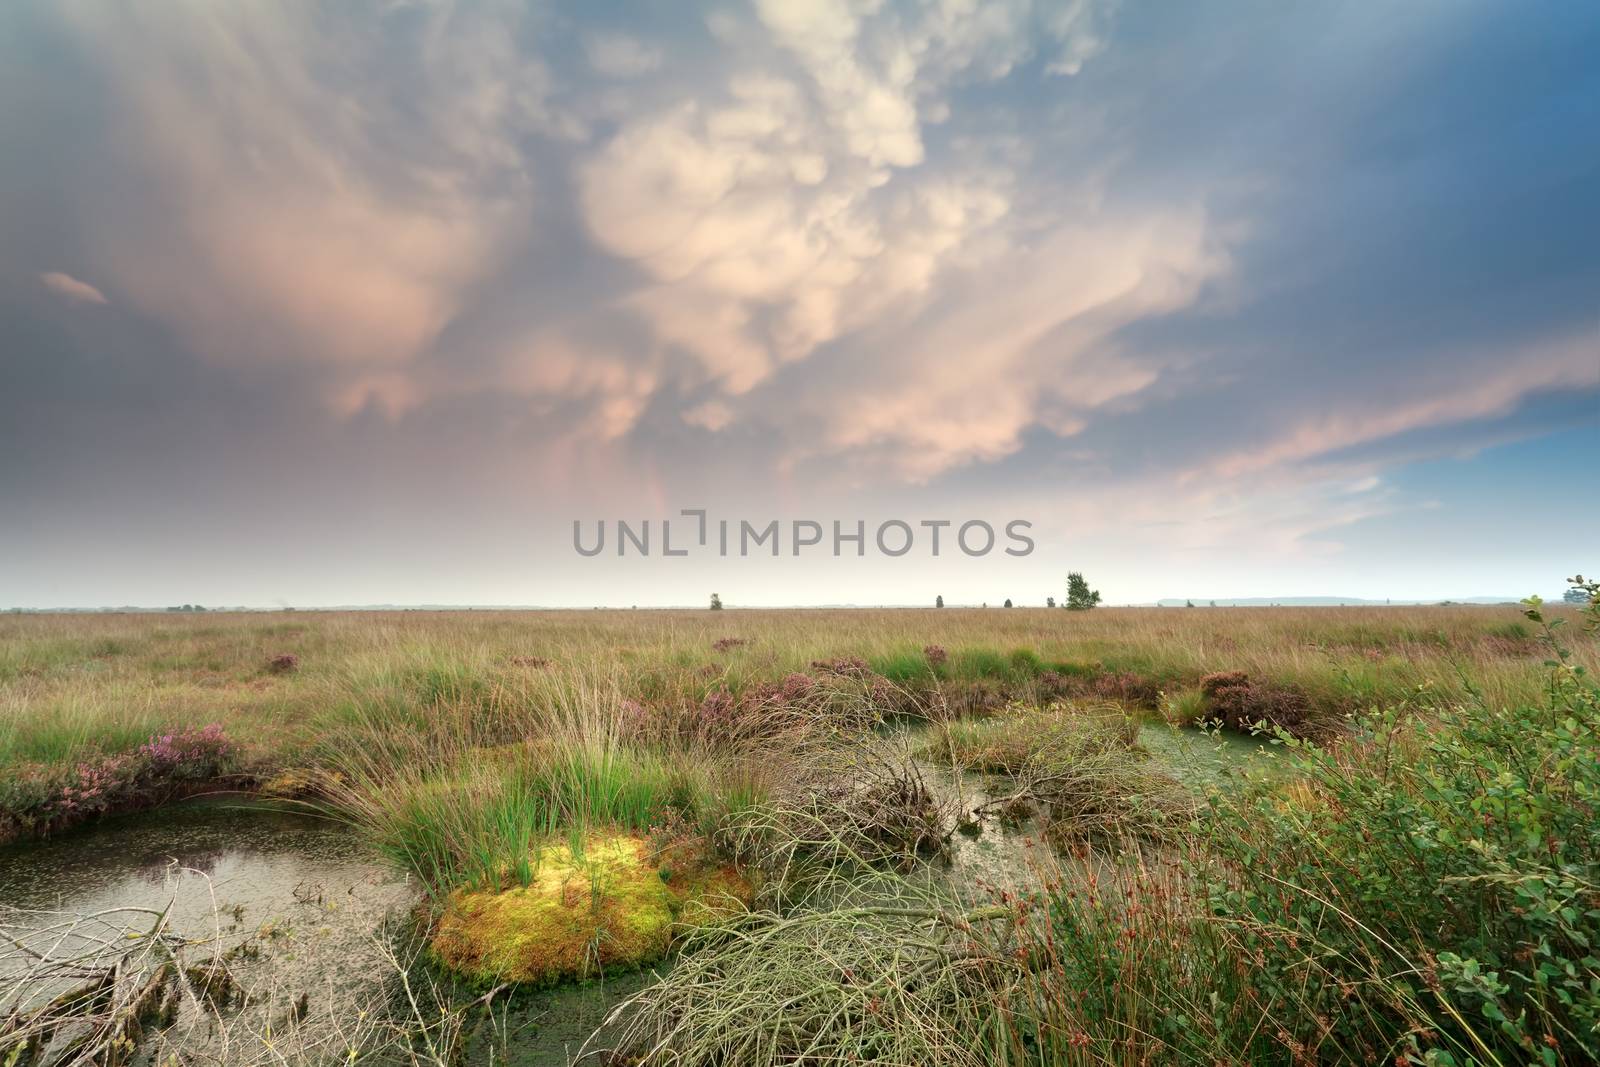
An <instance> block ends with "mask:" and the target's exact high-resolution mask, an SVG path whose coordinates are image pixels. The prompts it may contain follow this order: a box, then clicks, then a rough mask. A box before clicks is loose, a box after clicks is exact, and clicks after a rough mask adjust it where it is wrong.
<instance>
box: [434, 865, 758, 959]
mask: <svg viewBox="0 0 1600 1067" xmlns="http://www.w3.org/2000/svg"><path fill="white" fill-rule="evenodd" d="M749 898H750V887H749V884H748V883H746V882H745V881H744V880H743V879H742V878H740V877H739V875H738V873H737V872H736V871H734V870H733V869H732V868H721V869H716V868H709V869H696V870H692V871H688V872H680V871H677V870H671V871H668V872H667V877H666V879H664V878H663V872H662V870H661V869H660V868H658V867H657V865H656V864H655V863H654V862H653V861H652V857H651V854H650V848H649V845H648V844H647V843H646V842H645V841H644V840H643V839H641V838H638V837H634V836H630V835H624V834H615V835H596V836H594V837H591V838H590V839H589V840H588V841H586V842H585V843H584V846H583V848H582V849H581V850H580V851H579V852H577V853H574V851H573V850H572V849H571V848H570V847H569V846H567V845H552V846H549V847H547V848H546V849H544V850H543V851H542V852H541V854H540V857H539V865H538V870H537V872H536V874H535V876H534V879H533V882H532V883H531V884H530V885H528V886H526V887H519V888H516V889H508V890H504V891H502V892H498V893H490V892H482V891H470V892H469V891H465V890H458V891H457V892H455V893H453V894H451V896H450V899H449V901H448V903H447V905H446V907H445V911H444V914H443V916H442V917H441V918H440V920H439V927H438V930H437V932H436V933H435V934H434V938H433V952H434V956H435V958H437V959H438V960H439V961H440V962H441V963H443V964H444V965H445V966H446V967H449V968H451V969H452V970H455V971H457V972H459V973H461V974H463V975H466V976H468V977H470V978H473V979H477V980H479V981H485V982H488V981H510V982H527V983H533V984H548V983H551V982H558V981H562V980H565V979H569V978H585V977H588V976H589V975H592V974H595V973H597V972H599V971H601V970H603V969H606V968H620V967H637V966H641V965H643V964H648V963H653V962H654V961H656V960H658V959H660V958H661V957H662V956H664V955H666V952H667V949H668V948H670V947H671V944H672V936H673V926H674V923H676V922H678V921H680V919H681V920H682V921H684V922H691V923H695V924H700V923H704V922H707V921H710V920H711V919H712V918H713V917H715V916H716V915H717V914H720V913H721V912H722V909H724V908H726V907H729V906H733V902H734V901H736V900H744V901H748V900H749Z"/></svg>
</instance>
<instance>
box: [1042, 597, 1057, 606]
mask: <svg viewBox="0 0 1600 1067" xmlns="http://www.w3.org/2000/svg"><path fill="white" fill-rule="evenodd" d="M1044 606H1045V607H1047V608H1053V607H1055V606H1056V598H1055V597H1053V596H1047V597H1045V598H1044Z"/></svg>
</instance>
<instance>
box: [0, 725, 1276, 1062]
mask: <svg viewBox="0 0 1600 1067" xmlns="http://www.w3.org/2000/svg"><path fill="white" fill-rule="evenodd" d="M896 732H897V733H898V732H899V731H896ZM902 740H904V741H910V740H912V738H909V737H904V738H902ZM1141 741H1142V742H1143V743H1144V744H1145V747H1146V748H1147V749H1149V750H1150V751H1151V752H1152V754H1153V755H1154V756H1155V757H1156V758H1157V759H1158V760H1160V761H1161V762H1162V763H1163V764H1166V765H1168V766H1170V767H1171V768H1172V770H1173V771H1174V773H1176V774H1179V775H1180V776H1181V777H1185V778H1192V777H1209V776H1210V775H1211V773H1212V771H1213V770H1222V772H1223V773H1226V771H1225V768H1226V767H1227V766H1228V765H1231V764H1235V763H1242V762H1249V761H1251V760H1253V759H1254V758H1256V757H1257V756H1258V754H1259V749H1260V746H1259V745H1257V744H1256V743H1254V742H1252V741H1250V740H1249V739H1243V738H1240V739H1234V740H1233V741H1231V742H1228V743H1224V744H1220V745H1219V744H1217V743H1213V742H1212V741H1211V740H1208V739H1205V738H1203V737H1201V736H1200V735H1198V734H1195V733H1194V732H1192V731H1182V732H1176V731H1171V730H1166V729H1162V728H1160V727H1151V728H1147V731H1146V735H1145V736H1142V737H1141ZM918 765H919V770H920V772H921V773H922V774H923V777H924V780H925V781H926V782H927V784H928V786H929V788H930V789H931V790H932V791H933V792H934V794H935V795H936V797H937V799H938V801H939V803H940V806H941V807H942V808H944V809H945V810H947V811H949V812H951V813H959V812H962V811H966V812H970V811H971V810H972V809H973V808H975V807H978V806H980V805H982V804H984V803H985V802H987V801H989V800H991V799H993V795H992V794H991V792H990V788H991V781H992V780H990V779H988V778H986V777H985V776H983V775H978V774H962V773H959V772H955V771H953V770H951V769H950V768H948V767H940V766H935V765H932V764H927V763H924V762H922V761H918ZM1034 830H1035V828H1033V827H1030V826H1027V825H1024V826H1020V827H1010V828H1008V827H1005V826H1002V825H1001V824H1000V822H999V821H998V820H996V819H988V820H985V821H984V825H983V828H982V830H981V831H980V832H977V833H964V832H961V831H957V832H955V833H954V834H952V835H951V837H950V841H949V849H948V854H947V856H946V857H945V858H944V859H943V860H939V861H935V862H934V863H932V864H929V865H927V867H926V869H925V872H924V873H925V875H926V876H928V877H932V878H934V879H936V880H938V881H940V882H943V883H945V884H946V885H947V886H949V887H950V888H952V889H953V890H955V891H956V892H957V893H958V894H960V895H963V896H967V895H971V896H973V897H982V896H985V895H987V894H989V893H992V892H993V891H996V890H1004V889H1015V888H1019V887H1021V886H1023V885H1025V884H1027V882H1028V881H1029V880H1031V878H1032V877H1033V871H1034V870H1035V869H1036V868H1037V866H1038V865H1039V863H1040V861H1047V860H1048V856H1047V851H1048V846H1046V845H1045V844H1043V842H1042V841H1041V840H1040V839H1039V838H1038V837H1037V836H1036V834H1035V833H1034V832H1033V831H1034ZM419 899H420V890H419V888H418V887H417V885H416V884H415V883H414V882H413V881H412V880H410V879H408V878H407V877H406V876H405V875H404V874H402V873H400V872H397V871H396V870H395V869H394V868H393V867H392V866H389V865H388V864H386V863H385V862H384V861H383V860H382V859H381V858H380V857H378V856H376V855H374V854H372V853H371V852H370V851H368V850H367V849H366V848H365V847H364V845H363V844H362V842H361V841H360V839H359V838H358V837H357V836H356V835H355V833H354V832H353V831H352V830H351V829H350V828H349V827H346V826H343V825H341V824H339V823H337V822H333V821H329V820H324V819H317V818H312V817H309V816H307V815H304V814H298V813H293V812H288V811H284V810H281V809H278V808H274V807H272V806H270V805H267V804H263V803H260V802H256V801H252V800H250V799H248V798H243V797H216V798H200V799H195V800H190V801H187V802H183V803H179V804H175V805H173V806H171V807H168V808H164V809H162V810H159V811H155V812H146V813H141V814H135V815H128V816H122V817H116V818H111V819H107V820H105V821H103V822H101V823H99V824H97V825H95V826H93V827H91V828H85V829H81V830H78V831H75V832H72V833H68V834H64V835H62V836H60V837H58V838H55V839H52V840H47V841H43V842H34V843H26V844H17V845H11V846H7V847H4V848H0V1022H3V1020H5V1019H6V1018H7V1017H8V1016H11V1015H12V1013H13V1012H17V1011H21V1012H24V1013H25V1012H27V1011H31V1010H35V1009H37V1008H38V1007H40V1006H42V1005H44V1004H47V1003H48V1002H49V1001H50V1000H51V999H52V998H54V997H57V996H60V995H61V994H62V993H65V992H68V991H70V990H72V989H74V988H76V987H78V986H79V985H81V983H82V981H83V976H84V974H85V973H86V969H85V968H75V967H74V966H62V965H59V963H60V961H62V960H63V959H66V958H68V957H71V956H74V955H78V956H84V955H85V954H88V955H93V956H95V958H96V959H97V960H101V961H107V960H109V959H111V958H113V957H116V956H119V955H120V956H122V957H125V958H126V959H128V960H131V961H133V962H132V963H129V964H124V965H123V966H125V967H126V968H127V969H128V970H129V972H130V973H133V971H132V969H133V967H134V966H142V967H144V968H145V971H144V972H143V973H147V974H151V973H154V968H155V967H157V966H159V965H160V963H161V962H162V960H163V959H168V958H174V957H175V958H176V961H177V963H178V965H179V966H180V967H182V968H184V969H185V975H186V977H187V978H188V979H189V981H187V982H184V983H169V986H171V989H169V991H168V993H167V994H166V995H167V996H168V997H169V998H170V1004H169V1008H170V1011H169V1012H168V1014H167V1017H166V1019H165V1025H164V1026H161V1027H148V1028H146V1030H145V1032H144V1036H143V1039H142V1040H140V1042H139V1044H138V1046H137V1051H136V1052H135V1053H134V1054H133V1055H132V1056H131V1057H129V1059H128V1062H133V1063H140V1062H142V1063H156V1062H166V1060H167V1056H168V1054H169V1053H172V1052H176V1053H177V1054H178V1057H179V1061H180V1062H185V1063H188V1062H208V1063H218V1064H257V1063H261V1064H266V1063H284V1062H333V1061H336V1060H346V1059H348V1057H349V1052H350V1049H351V1048H352V1047H358V1048H361V1049H362V1050H363V1051H364V1053H366V1054H367V1055H369V1056H371V1057H372V1058H373V1059H376V1060H378V1061H379V1062H385V1063H416V1062H430V1061H436V1060H438V1059H444V1058H452V1059H453V1060H454V1062H466V1063H473V1064H501V1063H506V1064H527V1065H546V1064H550V1065H562V1064H567V1063H569V1062H570V1057H571V1056H572V1054H573V1053H575V1052H576V1051H577V1050H578V1049H579V1048H580V1047H581V1046H583V1044H584V1042H585V1040H586V1039H587V1038H588V1037H589V1036H590V1034H591V1033H593V1032H594V1031H595V1030H596V1028H597V1027H599V1026H600V1025H601V1024H602V1023H603V1022H604V1021H605V1019H606V1016H607V1015H608V1013H609V1012H610V1011H611V1010H612V1008H613V1007H614V1006H615V1005H616V1004H617V1003H619V1002H620V1001H621V1000H623V999H625V998H626V997H627V996H629V995H631V994H632V993H634V992H637V991H638V990H639V989H641V988H642V987H643V986H644V985H645V984H646V983H647V982H648V981H649V980H650V977H651V975H650V972H636V973H628V974H622V975H618V976H613V977H611V978H608V979H607V980H605V981H600V982H593V983H588V984H584V985H569V986H564V987H561V988H558V989H555V990H548V991H541V992H527V993H518V994H515V995H509V996H505V995H503V996H501V997H500V998H498V999H496V1000H494V1001H493V1002H492V1003H491V1004H490V1005H489V1006H488V1007H487V1008H485V1007H482V1006H476V1007H473V1008H471V1010H463V1009H464V1007H465V1006H467V1005H471V1004H472V1002H473V1001H474V1000H475V998H476V997H477V995H478V991H460V990H454V989H448V988H445V989H440V988H438V987H437V985H436V976H431V975H429V974H428V973H426V972H425V969H424V968H422V967H420V966H417V965H416V964H415V960H416V955H415V951H414V948H411V949H408V947H407V946H408V945H409V944H410V943H411V941H412V940H413V939H412V938H411V937H409V936H408V931H409V923H408V917H409V915H410V913H411V911H412V909H413V908H414V906H415V905H416V903H417V902H418V901H419ZM158 922H161V923H162V924H163V929H164V930H165V932H166V937H165V939H164V940H161V939H158V940H159V943H157V941H153V940H150V939H149V938H148V937H147V936H142V937H130V936H129V935H130V934H135V933H137V934H140V935H147V934H148V932H149V931H150V930H152V928H153V927H155V925H156V924H157V923H158ZM130 943H131V944H134V945H143V944H149V945H150V950H149V951H148V952H144V953H142V954H141V953H140V952H137V951H134V952H130V950H129V948H128V946H129V944H130ZM163 953H165V955H162V954H163ZM41 956H42V957H46V958H48V959H51V960H55V961H57V963H58V965H56V966H45V965H44V964H43V963H42V962H41V960H40V957H41ZM216 959H225V960H226V961H227V970H228V973H229V976H230V977H229V981H228V983H227V986H226V988H221V989H211V990H210V992H211V994H213V996H214V999H207V990H208V974H209V973H210V972H208V971H207V969H206V967H207V965H208V964H209V963H210V962H211V961H213V960H216ZM180 986H181V994H180V992H179V988H180ZM435 998H437V999H435ZM452 1010H453V1012H454V1018H453V1019H452V1021H451V1022H449V1023H448V1024H444V1023H442V1022H441V1016H442V1015H444V1014H449V1013H450V1012H451V1011H452ZM418 1020H421V1021H424V1022H426V1023H427V1024H428V1025H429V1027H431V1028H432V1031H431V1032H429V1033H426V1034H424V1035H423V1036H420V1037H419V1036H418V1030H419V1028H418V1027H417V1026H416V1025H415V1024H416V1023H417V1022H418ZM86 1029H87V1027H77V1028H73V1027H71V1026H68V1027H63V1028H61V1029H60V1030H58V1031H56V1032H55V1033H54V1034H53V1036H50V1037H47V1038H46V1039H45V1040H43V1041H42V1042H41V1044H40V1045H39V1046H38V1047H37V1048H36V1053H35V1057H34V1063H36V1064H47V1063H52V1062H54V1063H64V1062H66V1061H67V1060H69V1059H70V1058H71V1053H72V1052H73V1050H74V1042H78V1041H81V1040H85V1039H87V1038H86V1034H85V1031H86ZM52 1042H54V1044H55V1047H54V1048H52ZM601 1044H603V1042H601ZM80 1050H81V1046H80ZM0 1051H3V1050H0ZM0 1060H3V1057H0Z"/></svg>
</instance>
